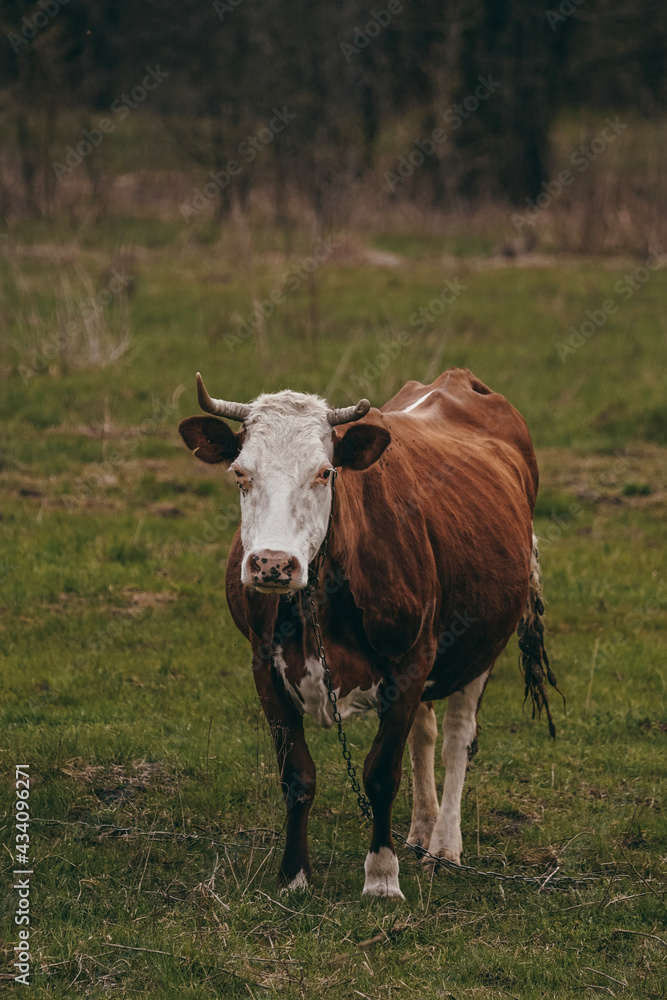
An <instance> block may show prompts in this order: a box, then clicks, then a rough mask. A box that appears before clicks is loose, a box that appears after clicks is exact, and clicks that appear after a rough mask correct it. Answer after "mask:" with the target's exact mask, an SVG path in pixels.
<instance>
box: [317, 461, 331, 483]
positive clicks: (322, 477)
mask: <svg viewBox="0 0 667 1000" xmlns="http://www.w3.org/2000/svg"><path fill="white" fill-rule="evenodd" d="M332 472H333V469H330V468H328V467H327V466H326V465H325V466H324V467H323V468H322V469H320V471H319V472H318V473H317V475H316V476H315V482H316V483H326V482H327V480H328V479H329V478H330V476H331V473H332Z"/></svg>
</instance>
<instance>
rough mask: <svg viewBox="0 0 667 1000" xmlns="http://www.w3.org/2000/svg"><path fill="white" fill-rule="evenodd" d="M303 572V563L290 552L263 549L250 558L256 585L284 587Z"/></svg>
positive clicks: (251, 570)
mask: <svg viewBox="0 0 667 1000" xmlns="http://www.w3.org/2000/svg"><path fill="white" fill-rule="evenodd" d="M300 570H301V563H300V562H299V560H298V559H297V558H296V556H293V555H290V554H289V552H278V551H273V550H271V549H263V550H261V551H260V552H254V553H252V555H251V556H250V572H251V575H252V579H253V582H254V583H257V584H261V585H262V586H276V587H284V586H285V585H287V584H289V583H291V582H292V577H293V576H294V575H295V574H298V573H299V572H300Z"/></svg>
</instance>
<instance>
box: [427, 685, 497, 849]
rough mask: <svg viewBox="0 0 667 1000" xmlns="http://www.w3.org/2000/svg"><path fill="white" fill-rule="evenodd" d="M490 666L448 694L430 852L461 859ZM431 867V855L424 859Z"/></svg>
mask: <svg viewBox="0 0 667 1000" xmlns="http://www.w3.org/2000/svg"><path fill="white" fill-rule="evenodd" d="M490 673H491V671H490V670H487V671H486V673H484V674H482V675H481V676H480V677H477V678H476V679H475V680H474V681H471V682H470V684H467V685H466V686H465V687H464V688H463V690H462V691H456V692H455V693H454V694H452V695H450V696H449V700H448V703H447V711H446V713H445V718H444V722H443V726H442V729H443V737H444V738H443V742H442V763H443V764H444V766H445V768H446V772H445V785H444V789H443V792H442V805H441V806H440V814H439V815H438V819H437V820H436V824H435V826H434V828H433V833H432V834H431V843H430V844H429V852H430V853H431V854H434V855H435V856H436V857H438V858H445V859H446V860H447V861H453V862H454V863H455V864H457V865H458V864H460V863H461V851H462V849H463V842H462V839H461V795H462V794H463V782H464V781H465V776H466V771H467V769H468V762H469V760H470V758H471V757H472V755H473V754H474V753H475V752H476V750H477V710H478V708H479V703H480V701H481V700H482V694H483V693H484V688H485V686H486V682H487V680H488V679H489V674H490ZM423 863H424V864H425V865H426V866H427V867H432V866H433V864H434V862H433V860H432V859H429V858H425V859H424V862H423Z"/></svg>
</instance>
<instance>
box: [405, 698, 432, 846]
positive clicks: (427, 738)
mask: <svg viewBox="0 0 667 1000" xmlns="http://www.w3.org/2000/svg"><path fill="white" fill-rule="evenodd" d="M437 738H438V720H437V719H436V717H435V712H434V711H433V707H432V706H431V705H427V704H426V703H425V702H422V703H421V704H420V706H419V708H418V709H417V714H416V715H415V721H414V722H413V723H412V729H411V730H410V735H409V736H408V748H409V750H410V763H411V764H412V822H411V824H410V833H409V834H408V843H409V844H411V845H412V846H413V847H426V848H427V847H428V845H429V842H430V840H431V832H432V830H433V827H434V826H435V822H436V820H437V818H438V809H439V806H438V793H437V791H436V787H435V770H434V759H433V755H434V750H435V741H436V740H437Z"/></svg>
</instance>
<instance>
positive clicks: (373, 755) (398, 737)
mask: <svg viewBox="0 0 667 1000" xmlns="http://www.w3.org/2000/svg"><path fill="white" fill-rule="evenodd" d="M411 674H412V675H415V676H411ZM422 686H423V678H422V677H421V674H419V675H418V676H417V671H416V670H415V669H414V668H412V669H410V670H407V671H403V672H401V671H396V672H395V673H394V675H393V677H392V678H391V679H390V681H388V682H387V683H386V684H385V685H383V687H382V688H381V690H380V693H379V704H380V713H379V714H380V728H379V729H378V732H377V735H376V737H375V739H374V740H373V745H372V747H371V749H370V752H369V754H368V756H367V757H366V760H365V762H364V787H365V789H366V795H367V796H368V798H369V800H370V803H371V806H372V808H373V834H372V837H371V846H370V850H369V852H368V855H367V857H366V861H365V863H364V872H365V874H366V880H365V883H364V891H363V895H364V896H386V897H389V898H396V899H403V898H404V897H403V893H402V892H401V889H400V886H399V884H398V858H397V857H396V852H395V851H394V843H393V840H392V836H391V811H392V806H393V803H394V799H395V798H396V793H397V791H398V787H399V785H400V782H401V767H402V760H403V750H404V748H405V741H406V740H407V737H408V733H409V732H410V727H411V726H412V723H413V720H414V717H415V714H416V712H417V709H418V707H419V701H420V696H421V688H422Z"/></svg>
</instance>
